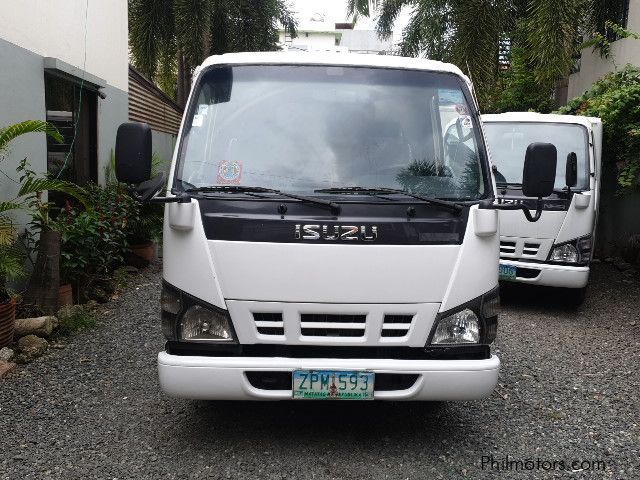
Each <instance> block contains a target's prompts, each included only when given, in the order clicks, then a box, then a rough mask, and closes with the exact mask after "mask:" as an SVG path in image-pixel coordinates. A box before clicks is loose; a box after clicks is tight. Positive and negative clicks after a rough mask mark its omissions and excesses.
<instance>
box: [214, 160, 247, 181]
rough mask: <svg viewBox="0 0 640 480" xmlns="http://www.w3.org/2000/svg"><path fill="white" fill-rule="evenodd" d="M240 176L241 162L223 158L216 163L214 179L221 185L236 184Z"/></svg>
mask: <svg viewBox="0 0 640 480" xmlns="http://www.w3.org/2000/svg"><path fill="white" fill-rule="evenodd" d="M241 178H242V162H240V161H238V160H223V161H221V162H220V163H219V164H218V172H217V175H216V181H217V182H218V183H219V184H222V185H238V184H239V183H240V179H241Z"/></svg>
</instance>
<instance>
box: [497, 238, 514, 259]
mask: <svg viewBox="0 0 640 480" xmlns="http://www.w3.org/2000/svg"><path fill="white" fill-rule="evenodd" d="M500 253H504V254H507V255H513V254H514V253H516V242H509V241H506V240H501V241H500Z"/></svg>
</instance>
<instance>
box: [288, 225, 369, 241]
mask: <svg viewBox="0 0 640 480" xmlns="http://www.w3.org/2000/svg"><path fill="white" fill-rule="evenodd" d="M294 237H295V239H296V240H327V241H354V240H363V241H365V242H374V241H375V240H376V239H377V238H378V227H377V226H375V225H371V226H369V227H365V226H364V225H362V226H361V227H357V226H355V225H296V228H295V232H294Z"/></svg>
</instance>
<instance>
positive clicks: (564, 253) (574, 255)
mask: <svg viewBox="0 0 640 480" xmlns="http://www.w3.org/2000/svg"><path fill="white" fill-rule="evenodd" d="M549 260H551V261H552V262H562V263H578V249H577V248H576V247H575V245H572V244H571V243H565V244H564V245H558V246H557V247H553V250H551V256H550V257H549Z"/></svg>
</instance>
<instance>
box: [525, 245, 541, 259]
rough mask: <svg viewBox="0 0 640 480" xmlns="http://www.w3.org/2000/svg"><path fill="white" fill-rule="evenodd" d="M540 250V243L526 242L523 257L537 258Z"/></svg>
mask: <svg viewBox="0 0 640 480" xmlns="http://www.w3.org/2000/svg"><path fill="white" fill-rule="evenodd" d="M539 249H540V244H539V243H528V242H525V244H524V247H523V248H522V255H527V256H531V257H535V256H536V255H538V250H539Z"/></svg>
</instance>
